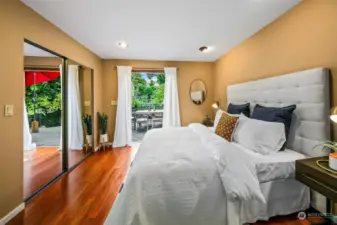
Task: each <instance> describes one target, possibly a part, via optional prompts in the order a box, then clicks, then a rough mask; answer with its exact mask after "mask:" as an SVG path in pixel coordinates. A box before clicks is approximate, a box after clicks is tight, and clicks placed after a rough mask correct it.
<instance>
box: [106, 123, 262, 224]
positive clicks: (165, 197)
mask: <svg viewBox="0 0 337 225" xmlns="http://www.w3.org/2000/svg"><path fill="white" fill-rule="evenodd" d="M250 200H255V201H259V202H260V203H262V204H264V203H265V199H264V197H263V195H262V193H261V190H260V185H259V181H258V178H257V172H256V166H255V164H254V162H252V160H250V157H249V155H248V154H243V152H242V151H240V150H239V149H238V147H237V146H235V145H232V144H230V143H229V142H227V141H226V140H225V139H223V138H221V137H219V136H217V135H216V134H214V133H213V132H211V131H210V130H209V129H208V128H206V127H205V126H203V125H200V124H191V125H189V126H188V127H181V128H166V129H155V130H151V131H149V132H148V133H147V134H146V135H145V137H144V140H143V143H142V144H141V146H140V149H139V151H138V154H137V155H136V158H135V160H134V163H133V165H132V168H131V170H130V172H129V174H128V177H127V179H126V181H125V183H124V188H123V190H122V191H121V193H120V194H119V196H118V197H117V199H116V202H115V203H114V205H113V208H112V209H111V211H110V213H109V216H108V218H107V220H106V221H105V224H109V225H208V224H209V225H239V224H240V225H241V223H243V222H245V221H242V220H241V218H240V217H241V216H240V214H241V212H240V210H239V209H240V202H242V201H250Z"/></svg>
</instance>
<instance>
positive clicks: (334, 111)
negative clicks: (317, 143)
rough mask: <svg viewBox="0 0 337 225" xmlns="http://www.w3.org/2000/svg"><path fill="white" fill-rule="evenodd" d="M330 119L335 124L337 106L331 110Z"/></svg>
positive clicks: (336, 121) (336, 120)
mask: <svg viewBox="0 0 337 225" xmlns="http://www.w3.org/2000/svg"><path fill="white" fill-rule="evenodd" d="M330 119H331V120H332V121H333V122H334V123H337V106H335V107H333V108H332V109H331V116H330Z"/></svg>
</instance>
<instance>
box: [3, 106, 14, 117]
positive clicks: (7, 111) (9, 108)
mask: <svg viewBox="0 0 337 225" xmlns="http://www.w3.org/2000/svg"><path fill="white" fill-rule="evenodd" d="M5 116H14V105H5Z"/></svg>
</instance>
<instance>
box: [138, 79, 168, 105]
mask: <svg viewBox="0 0 337 225" xmlns="http://www.w3.org/2000/svg"><path fill="white" fill-rule="evenodd" d="M146 75H147V78H148V80H149V81H148V82H147V81H146V79H144V78H143V77H142V74H140V73H133V74H132V84H133V98H132V108H134V109H135V108H136V109H139V108H146V107H147V108H148V107H151V105H152V107H153V105H161V106H162V104H163V100H164V86H165V75H164V74H158V73H149V74H146ZM154 77H156V78H157V81H156V82H155V81H154V79H153V78H154ZM159 108H160V107H159Z"/></svg>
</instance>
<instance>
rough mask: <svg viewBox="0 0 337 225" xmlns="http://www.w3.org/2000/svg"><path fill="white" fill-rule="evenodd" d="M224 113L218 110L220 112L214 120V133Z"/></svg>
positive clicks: (217, 112)
mask: <svg viewBox="0 0 337 225" xmlns="http://www.w3.org/2000/svg"><path fill="white" fill-rule="evenodd" d="M223 112H224V111H222V110H221V109H218V111H216V114H215V118H214V132H215V129H216V127H217V126H218V123H219V120H220V118H221V116H222V113H223Z"/></svg>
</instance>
